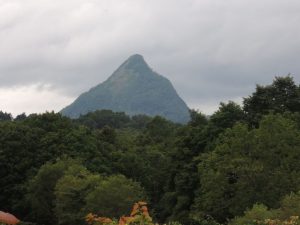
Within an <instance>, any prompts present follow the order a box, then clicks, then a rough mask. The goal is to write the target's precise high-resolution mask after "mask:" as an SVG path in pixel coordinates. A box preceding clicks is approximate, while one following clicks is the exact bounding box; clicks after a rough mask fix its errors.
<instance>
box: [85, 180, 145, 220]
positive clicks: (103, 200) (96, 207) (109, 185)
mask: <svg viewBox="0 0 300 225" xmlns="http://www.w3.org/2000/svg"><path fill="white" fill-rule="evenodd" d="M142 200H147V197H146V195H145V193H144V190H143V189H142V187H141V186H140V184H139V183H136V182H134V181H132V180H130V179H127V178H126V177H124V176H122V175H115V176H110V177H108V178H106V179H104V180H103V181H102V182H100V183H99V184H98V185H97V187H96V188H95V189H94V190H93V191H91V192H90V193H89V194H88V195H87V196H86V198H85V201H86V208H85V211H88V212H92V213H96V214H98V215H101V216H106V217H110V218H119V217H120V216H122V215H126V214H128V213H129V212H130V209H131V206H132V205H133V204H134V203H135V202H138V201H142Z"/></svg>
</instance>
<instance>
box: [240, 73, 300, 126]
mask: <svg viewBox="0 0 300 225" xmlns="http://www.w3.org/2000/svg"><path fill="white" fill-rule="evenodd" d="M244 111H245V112H246V116H247V120H248V121H249V122H250V124H252V125H255V126H257V125H258V123H259V120H260V119H261V118H262V116H263V115H266V114H268V113H269V112H270V111H273V112H275V113H283V112H286V111H290V112H299V111H300V86H297V85H296V84H295V82H294V80H293V78H292V77H291V76H289V75H288V76H286V77H275V79H274V81H273V83H272V84H271V85H266V86H262V85H257V86H256V91H255V92H254V93H252V95H250V96H249V97H247V98H244Z"/></svg>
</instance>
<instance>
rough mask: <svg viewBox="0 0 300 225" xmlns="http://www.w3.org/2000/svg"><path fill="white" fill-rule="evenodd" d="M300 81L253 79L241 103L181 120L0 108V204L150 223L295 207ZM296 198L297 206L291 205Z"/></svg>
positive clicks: (47, 215) (43, 218)
mask: <svg viewBox="0 0 300 225" xmlns="http://www.w3.org/2000/svg"><path fill="white" fill-rule="evenodd" d="M299 162H300V86H299V85H297V84H295V82H294V80H293V78H292V77H290V76H287V77H276V78H275V79H274V81H273V83H272V84H270V85H267V86H261V85H258V86H257V87H256V90H255V92H254V93H252V94H251V95H250V96H248V97H246V98H244V102H243V105H242V106H240V105H238V104H236V103H234V102H228V103H221V104H220V107H219V109H218V110H217V111H216V112H215V113H214V114H212V115H211V116H206V115H204V114H202V113H200V112H198V111H193V110H192V111H191V120H190V122H189V123H188V124H186V125H181V124H174V123H172V122H170V121H167V120H165V119H163V118H161V117H154V118H150V117H148V116H144V115H139V116H134V117H129V116H127V115H125V114H124V113H118V112H112V111H110V110H102V111H96V112H93V113H89V114H87V115H83V116H81V117H80V118H78V119H75V120H71V119H69V118H66V117H63V116H61V115H60V114H58V113H53V112H49V113H44V114H39V115H38V114H32V115H29V116H26V115H25V114H21V115H19V116H18V117H16V118H12V116H11V115H10V114H9V113H4V112H1V113H0V193H1V194H0V205H1V210H2V211H8V212H12V213H14V214H16V215H17V216H18V217H19V218H21V219H22V220H24V221H30V222H32V223H36V224H39V225H42V224H44V225H56V224H57V225H58V224H59V225H69V224H72V225H76V224H78V225H80V224H84V216H85V215H86V214H87V213H89V212H92V213H97V214H99V215H103V216H107V217H116V218H118V217H119V216H122V215H124V214H128V212H129V211H130V207H131V205H132V204H133V203H134V202H136V201H138V200H144V201H147V202H148V203H149V208H150V209H151V210H152V212H151V215H152V216H153V217H154V219H155V221H158V222H159V223H164V222H168V221H179V222H181V223H183V224H217V223H230V224H234V225H238V224H246V223H247V224H250V223H251V221H253V220H255V219H262V218H280V219H283V220H284V219H288V218H289V217H290V216H294V215H300V207H299V205H300V195H298V194H297V193H298V191H300V163H299ZM296 206H297V207H296Z"/></svg>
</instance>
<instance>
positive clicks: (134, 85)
mask: <svg viewBox="0 0 300 225" xmlns="http://www.w3.org/2000/svg"><path fill="white" fill-rule="evenodd" d="M101 109H110V110H113V111H116V112H125V113H126V114H128V115H137V114H146V115H149V116H156V115H158V116H162V117H165V118H167V119H169V120H171V121H173V122H179V123H186V122H188V121H189V119H190V115H189V109H188V107H187V105H186V104H185V102H184V101H183V100H182V99H181V98H180V97H179V96H178V94H177V93H176V90H175V89H174V87H173V86H172V84H171V82H170V81H169V80H168V79H166V78H165V77H163V76H161V75H159V74H157V73H156V72H154V71H153V70H152V69H151V68H150V67H149V66H148V65H147V63H146V62H145V61H144V59H143V57H142V56H141V55H133V56H131V57H129V58H128V59H127V60H126V61H125V62H124V63H123V64H122V65H121V66H120V67H119V68H118V69H117V70H116V71H115V72H114V73H113V74H112V75H111V76H110V77H109V78H108V79H107V80H106V81H105V82H103V83H101V84H99V85H97V86H96V87H93V88H92V89H90V90H89V91H88V92H85V93H83V94H81V95H80V96H79V97H78V98H77V99H76V100H75V101H74V102H73V103H72V104H71V105H69V106H67V107H65V108H64V109H63V110H61V113H62V114H63V115H65V116H68V117H71V118H77V117H79V116H80V115H84V114H86V113H88V112H91V111H95V110H101Z"/></svg>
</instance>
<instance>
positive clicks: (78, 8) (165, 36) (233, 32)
mask: <svg viewBox="0 0 300 225" xmlns="http://www.w3.org/2000/svg"><path fill="white" fill-rule="evenodd" d="M135 53H139V54H141V55H143V56H144V58H145V60H146V61H147V62H148V64H149V65H150V67H151V68H153V69H154V70H155V71H156V72H158V73H160V74H162V75H163V76H165V77H167V78H168V79H169V80H170V81H171V82H172V83H173V85H174V87H175V88H176V90H177V92H178V93H179V95H180V96H181V97H182V98H183V99H184V100H185V102H186V103H187V104H188V106H189V107H190V108H194V109H199V110H200V111H202V112H204V113H207V114H210V113H212V112H213V111H214V110H216V109H217V108H218V104H219V103H220V102H221V101H225V102H226V101H228V100H234V101H237V102H241V99H242V97H246V96H248V95H249V94H251V93H252V92H253V91H254V89H255V84H257V83H258V84H269V83H271V82H272V80H273V78H274V76H279V75H287V74H288V73H291V74H292V76H294V78H295V80H296V82H297V83H298V82H299V80H300V79H299V78H300V60H299V59H300V57H299V54H300V1H299V0H0V80H1V82H0V110H3V111H8V112H11V113H13V114H14V115H17V114H19V113H22V112H26V113H27V114H28V113H32V112H44V111H46V110H48V111H51V110H54V111H59V110H60V109H61V108H63V107H64V106H66V105H68V104H70V103H71V102H72V101H73V100H74V99H75V98H76V97H77V96H78V95H79V94H80V93H82V92H83V91H87V90H89V89H90V88H91V87H93V86H95V85H97V84H98V83H100V82H103V81H104V80H105V79H107V78H108V77H109V76H110V75H111V74H112V72H113V71H114V70H115V69H117V67H118V66H119V65H120V64H121V63H122V62H123V61H124V60H126V59H127V58H128V57H129V56H130V55H132V54H135Z"/></svg>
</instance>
